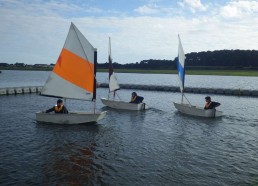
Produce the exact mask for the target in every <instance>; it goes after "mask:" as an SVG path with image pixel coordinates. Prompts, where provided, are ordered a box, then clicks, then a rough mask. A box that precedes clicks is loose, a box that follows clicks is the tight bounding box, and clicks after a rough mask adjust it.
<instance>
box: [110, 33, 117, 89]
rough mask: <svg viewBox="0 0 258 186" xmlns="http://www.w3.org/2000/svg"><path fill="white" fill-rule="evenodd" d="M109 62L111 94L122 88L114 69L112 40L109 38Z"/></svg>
mask: <svg viewBox="0 0 258 186" xmlns="http://www.w3.org/2000/svg"><path fill="white" fill-rule="evenodd" d="M108 61H109V92H114V91H116V90H119V89H120V86H119V84H118V81H117V78H116V76H115V72H114V69H113V64H112V56H111V41H110V38H109V48H108Z"/></svg>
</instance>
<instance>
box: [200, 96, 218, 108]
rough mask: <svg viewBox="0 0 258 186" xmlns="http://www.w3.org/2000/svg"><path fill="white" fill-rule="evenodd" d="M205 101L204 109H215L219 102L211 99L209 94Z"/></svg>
mask: <svg viewBox="0 0 258 186" xmlns="http://www.w3.org/2000/svg"><path fill="white" fill-rule="evenodd" d="M205 101H206V103H205V106H204V109H215V108H216V107H218V106H220V103H218V102H215V101H211V97H210V96H207V97H205Z"/></svg>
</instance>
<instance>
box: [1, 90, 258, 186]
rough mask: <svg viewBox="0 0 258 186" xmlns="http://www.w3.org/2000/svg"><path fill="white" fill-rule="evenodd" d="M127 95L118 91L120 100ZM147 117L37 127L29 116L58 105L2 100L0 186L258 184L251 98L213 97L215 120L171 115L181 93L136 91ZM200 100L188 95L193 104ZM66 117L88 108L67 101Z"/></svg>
mask: <svg viewBox="0 0 258 186" xmlns="http://www.w3.org/2000/svg"><path fill="white" fill-rule="evenodd" d="M131 91H132V90H121V91H119V95H120V97H121V98H122V99H123V100H129V99H130V93H131ZM137 92H138V94H140V95H142V96H144V97H145V102H146V103H147V104H148V105H149V106H150V107H152V108H151V109H150V110H147V111H145V112H133V111H117V110H112V109H108V108H106V107H104V106H103V105H102V104H101V102H100V101H99V98H101V97H104V96H106V95H107V89H103V88H100V89H98V95H97V98H98V101H97V108H98V109H99V110H107V111H108V114H107V116H106V118H104V120H101V121H100V122H99V123H98V124H95V125H77V126H66V125H50V124H38V123H37V122H36V121H35V112H36V111H38V110H45V109H47V108H49V107H51V106H53V104H54V102H55V101H56V99H54V98H49V97H42V96H38V95H36V94H27V95H17V96H15V95H12V96H0V121H1V122H0V134H1V135H0V145H1V151H0V158H1V161H0V185H130V186H131V185H257V184H258V169H257V167H258V151H257V149H258V137H257V134H258V115H257V105H258V99H257V98H248V97H234V96H220V95H211V96H212V99H214V100H216V101H219V102H220V103H222V105H221V106H220V107H219V109H220V110H222V111H223V112H224V116H223V117H222V118H220V119H202V118H195V117H188V116H185V115H182V114H180V113H178V112H177V111H176V109H175V108H174V106H173V101H177V100H180V94H179V93H170V92H156V91H140V90H138V91H137ZM204 96H205V95H200V94H188V95H187V97H188V99H189V100H191V102H192V103H193V104H197V105H203V104H204ZM67 107H68V109H69V110H82V109H86V110H88V109H89V108H92V105H91V104H90V102H81V101H73V100H68V101H67Z"/></svg>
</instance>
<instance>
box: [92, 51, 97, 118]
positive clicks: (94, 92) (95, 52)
mask: <svg viewBox="0 0 258 186" xmlns="http://www.w3.org/2000/svg"><path fill="white" fill-rule="evenodd" d="M96 68H97V49H96V48H95V49H94V82H93V98H92V101H94V113H95V111H96V94H97V92H96Z"/></svg>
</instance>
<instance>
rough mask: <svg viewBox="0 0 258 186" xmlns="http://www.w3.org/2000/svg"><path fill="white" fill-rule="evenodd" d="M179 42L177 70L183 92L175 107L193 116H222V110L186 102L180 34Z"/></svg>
mask: <svg viewBox="0 0 258 186" xmlns="http://www.w3.org/2000/svg"><path fill="white" fill-rule="evenodd" d="M178 39H179V44H178V58H177V70H178V77H179V82H180V90H181V94H182V99H181V102H174V106H175V108H176V109H177V110H178V111H179V112H181V113H183V114H187V115H191V116H199V117H207V118H215V117H221V116H222V112H221V111H218V110H216V109H204V108H201V107H198V106H194V105H191V104H190V102H189V101H188V100H187V99H186V100H187V102H188V103H184V97H185V95H184V81H185V67H184V65H185V54H184V50H183V47H182V44H181V40H180V37H179V35H178Z"/></svg>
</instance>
